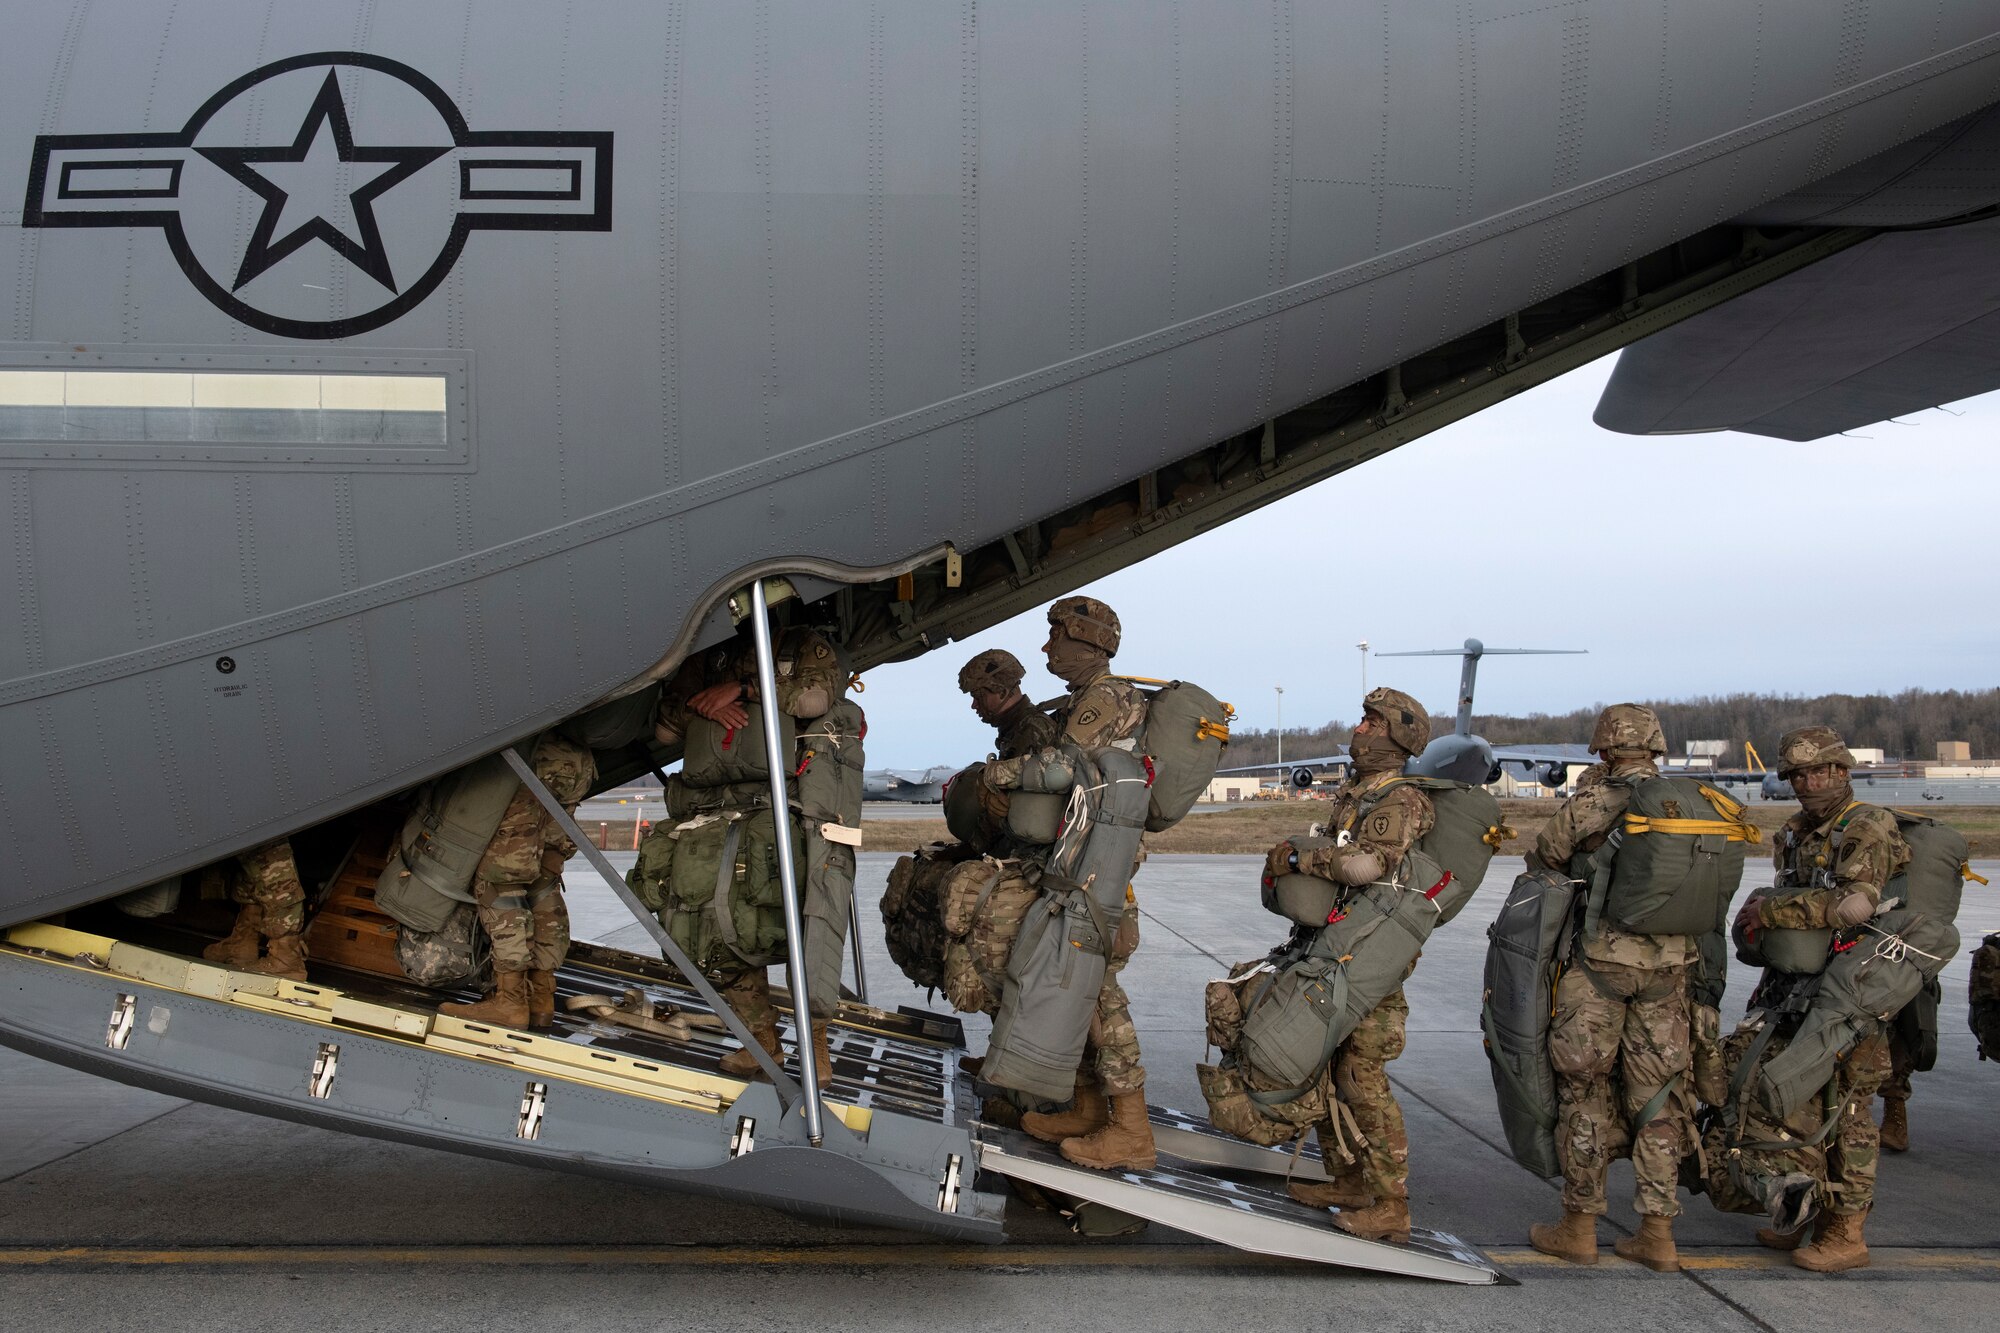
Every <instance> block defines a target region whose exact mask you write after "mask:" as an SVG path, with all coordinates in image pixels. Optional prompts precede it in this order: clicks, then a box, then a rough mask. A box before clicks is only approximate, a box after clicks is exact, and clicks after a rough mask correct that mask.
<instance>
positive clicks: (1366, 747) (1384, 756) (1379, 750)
mask: <svg viewBox="0 0 2000 1333" xmlns="http://www.w3.org/2000/svg"><path fill="white" fill-rule="evenodd" d="M1347 752H1348V754H1350V755H1352V756H1353V758H1354V771H1355V772H1357V773H1386V772H1389V771H1391V770H1392V769H1398V768H1401V767H1402V766H1403V761H1404V760H1406V759H1408V758H1409V756H1408V755H1407V754H1405V753H1404V752H1403V747H1402V746H1400V745H1398V744H1396V742H1394V741H1392V740H1390V739H1389V738H1388V737H1387V736H1376V735H1371V734H1366V733H1363V732H1359V731H1357V732H1355V733H1354V735H1353V736H1352V737H1350V738H1349V740H1348V742H1347Z"/></svg>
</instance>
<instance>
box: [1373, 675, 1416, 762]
mask: <svg viewBox="0 0 2000 1333" xmlns="http://www.w3.org/2000/svg"><path fill="white" fill-rule="evenodd" d="M1361 711H1362V712H1364V713H1373V714H1375V716H1377V717H1379V718H1381V719H1382V720H1383V721H1384V722H1385V723H1387V724H1388V727H1389V739H1390V740H1392V741H1394V742H1395V743H1396V744H1397V745H1398V746H1400V747H1401V748H1402V749H1403V751H1404V752H1405V753H1406V754H1411V755H1418V754H1422V753H1423V752H1424V747H1425V746H1426V745H1429V744H1430V743H1431V715H1430V713H1429V712H1428V711H1426V710H1425V708H1424V706H1423V705H1422V704H1420V703H1418V702H1417V701H1416V700H1415V699H1412V698H1411V697H1410V696H1409V695H1407V694H1405V693H1403V692H1402V691H1401V690H1392V689H1390V688H1389V687H1388V686H1386V685H1383V686H1379V687H1377V688H1376V689H1372V690H1370V691H1368V697H1367V698H1366V699H1363V700H1362V701H1361Z"/></svg>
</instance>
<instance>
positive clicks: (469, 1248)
mask: <svg viewBox="0 0 2000 1333" xmlns="http://www.w3.org/2000/svg"><path fill="white" fill-rule="evenodd" d="M1484 1253H1485V1254H1486V1255H1487V1256H1488V1257H1489V1258H1490V1259H1492V1260H1493V1261H1494V1262H1495V1263H1496V1264H1499V1265H1501V1266H1502V1267H1504V1268H1512V1269H1517V1270H1518V1269H1541V1270H1547V1271H1567V1272H1571V1273H1575V1274H1577V1275H1578V1276H1582V1275H1584V1274H1585V1273H1588V1272H1596V1273H1600V1274H1605V1275H1612V1276H1617V1275H1630V1274H1633V1273H1639V1272H1643V1271H1644V1270H1642V1269H1641V1268H1640V1267H1639V1265H1637V1264H1629V1263H1626V1262H1625V1261H1623V1260H1620V1259H1617V1258H1615V1257H1613V1256H1611V1255H1610V1254H1609V1253H1608V1252H1607V1254H1606V1256H1605V1260H1606V1262H1605V1263H1603V1264H1602V1265H1600V1266H1599V1267H1598V1268H1597V1269H1595V1270H1586V1269H1579V1268H1577V1267H1575V1266H1574V1265H1571V1264H1568V1263H1565V1262H1564V1261H1563V1260H1561V1259H1557V1258H1555V1257H1553V1256H1551V1255H1546V1254H1542V1253H1540V1252H1538V1251H1535V1250H1514V1249H1489V1250H1486V1251H1484ZM1872 1253H1873V1257H1874V1262H1873V1264H1872V1265H1871V1266H1870V1267H1871V1271H1878V1272H1896V1271H1905V1272H1908V1271H1921V1272H1927V1273H1937V1272H1952V1271H1959V1272H1966V1273H1981V1274H1983V1273H2000V1252H1996V1251H1993V1250H1936V1249H1890V1248H1884V1247H1879V1246H1878V1247H1876V1248H1875V1249H1874V1250H1873V1252H1872ZM354 1264H366V1265H371V1266H389V1267H403V1268H422V1267H429V1266H445V1265H475V1266H477V1265H503V1264H505V1265H518V1264H539V1265H547V1266H559V1265H569V1266H592V1267H652V1268H773V1267H776V1268H934V1269H984V1270H989V1271H997V1272H1006V1271H1010V1270H1020V1269H1033V1268H1139V1269H1201V1270H1210V1271H1213V1270H1228V1269H1262V1270H1270V1269H1287V1270H1292V1271H1295V1272H1298V1273H1301V1274H1303V1273H1322V1274H1327V1275H1329V1276H1338V1275H1341V1274H1343V1273H1348V1272H1355V1273H1358V1272H1359V1270H1343V1269H1341V1268H1338V1267H1331V1266H1324V1265H1318V1264H1308V1263H1303V1262H1300V1261H1297V1260H1292V1259H1283V1258H1278V1257H1275V1256H1271V1255H1258V1254H1246V1253H1243V1252H1241V1251H1235V1250H1218V1249H1210V1248H1208V1247H1205V1246H1204V1247H1194V1246H1181V1245H1144V1246H1135V1245H1116V1246H1115V1245H1086V1244H1078V1245H1074V1246H1052V1245H1024V1246H995V1247H986V1246H976V1247H966V1246H960V1247H948V1246H930V1245H831V1246H818V1247H798V1248H785V1249H777V1248H770V1247H758V1246H698V1245H686V1246H675V1245H392V1246H375V1245H296V1246H287V1245H241V1246H237V1245H208V1246H186V1247H176V1248H171V1249H146V1248H139V1247H133V1246H97V1245H81V1246H64V1247H32V1246H15V1247H0V1269H25V1268H169V1267H218V1268H325V1267H340V1266H346V1265H354ZM1681 1267H1682V1268H1684V1269H1687V1270H1689V1271H1692V1272H1757V1271H1768V1270H1776V1269H1789V1268H1790V1267H1791V1261H1790V1259H1789V1258H1788V1257H1787V1256H1785V1255H1782V1254H1773V1253H1766V1252H1763V1251H1746V1250H1741V1249H1712V1250H1701V1251H1690V1250H1686V1249H1683V1250H1682V1251H1681Z"/></svg>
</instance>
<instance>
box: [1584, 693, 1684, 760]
mask: <svg viewBox="0 0 2000 1333" xmlns="http://www.w3.org/2000/svg"><path fill="white" fill-rule="evenodd" d="M1590 748H1591V749H1592V750H1595V751H1596V752H1597V753H1598V754H1611V753H1613V752H1615V751H1619V750H1644V751H1645V752H1646V753H1647V754H1665V753H1666V752H1667V734H1666V733H1665V732H1664V731H1662V730H1660V715H1659V714H1658V713H1655V712H1654V711H1653V710H1652V709H1650V708H1647V707H1646V706H1645V705H1643V704H1613V705H1611V707H1609V708H1607V709H1605V710H1604V711H1603V712H1601V713H1599V714H1598V715H1597V726H1596V727H1595V728H1594V729H1593V730H1592V731H1591V733H1590Z"/></svg>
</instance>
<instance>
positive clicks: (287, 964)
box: [201, 838, 306, 981]
mask: <svg viewBox="0 0 2000 1333" xmlns="http://www.w3.org/2000/svg"><path fill="white" fill-rule="evenodd" d="M218 869H219V872H220V873H222V874H223V875H224V877H225V878H226V879H227V880H228V882H229V896H230V897H231V898H233V899H235V900H236V902H237V903H239V904H241V906H239V907H238V909H237V912H236V923H235V925H233V926H232V927H231V928H230V931H229V933H228V934H227V935H225V936H223V937H222V938H221V939H219V940H217V941H216V942H215V943H213V944H211V945H209V946H208V947H207V948H205V949H203V950H202V951H201V956H202V957H203V958H206V959H208V960H209V961H210V962H211V963H221V964H222V965H223V966H225V967H232V968H235V969H236V970H237V971H239V972H255V973H257V974H258V975H259V976H267V977H283V978H284V979H285V980H287V981H304V980H305V979H306V938H305V928H306V891H305V886H304V885H302V884H300V883H299V868H298V866H297V865H296V864H295V863H294V862H293V860H292V844H291V842H290V840H288V839H285V838H279V839H277V840H276V841H273V842H267V843H265V844H264V845H263V846H262V847H256V848H252V849H251V850H250V851H247V852H245V853H243V854H242V855H241V856H239V857H237V858H236V865H235V866H234V867H228V866H227V863H225V865H224V866H223V867H221V868H218ZM232 871H233V873H232ZM260 941H262V944H263V949H264V956H263V957H261V958H259V957H258V956H257V951H258V945H259V942H260Z"/></svg>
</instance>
